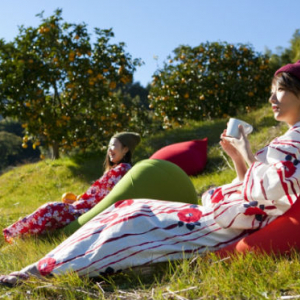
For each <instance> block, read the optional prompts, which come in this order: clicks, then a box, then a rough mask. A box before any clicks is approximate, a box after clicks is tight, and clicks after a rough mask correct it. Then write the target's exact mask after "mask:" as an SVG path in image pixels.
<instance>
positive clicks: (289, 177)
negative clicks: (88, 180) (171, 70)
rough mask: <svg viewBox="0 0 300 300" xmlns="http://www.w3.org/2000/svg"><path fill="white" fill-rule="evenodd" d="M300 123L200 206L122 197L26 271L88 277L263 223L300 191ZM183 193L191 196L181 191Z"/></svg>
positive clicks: (217, 241)
mask: <svg viewBox="0 0 300 300" xmlns="http://www.w3.org/2000/svg"><path fill="white" fill-rule="evenodd" d="M299 157H300V123H297V124H296V125H295V126H294V127H293V128H291V129H289V130H288V131H287V132H286V134H284V135H283V136H281V137H279V138H276V139H275V140H273V141H272V142H271V143H270V144H269V145H268V146H266V147H265V148H263V149H262V150H261V151H259V152H258V153H257V159H258V160H259V161H258V162H255V163H254V164H252V166H251V167H250V169H249V170H248V172H247V174H246V177H245V180H244V181H243V182H235V181H234V182H232V183H231V184H228V185H224V186H221V187H218V188H215V189H212V190H209V191H208V192H206V193H205V194H204V195H203V206H201V205H191V204H186V203H175V202H167V201H158V200H150V199H136V200H132V199H129V200H124V201H119V202H117V203H116V204H114V205H112V206H111V207H109V208H108V209H106V210H105V211H104V212H102V213H101V214H99V215H97V216H96V217H94V218H93V219H92V220H91V221H89V222H88V223H86V224H85V225H84V226H83V227H81V228H80V229H79V230H78V231H76V232H75V233H74V234H73V235H72V236H70V237H69V238H68V239H67V240H65V241H64V242H63V243H61V244H60V245H59V246H58V247H56V248H55V249H54V250H53V251H51V252H50V253H48V254H47V255H46V256H45V257H44V258H42V259H41V260H40V261H38V262H36V263H35V264H33V265H31V266H30V267H27V268H25V269H24V270H23V271H28V272H30V271H33V270H35V271H36V270H38V272H39V273H40V274H41V275H47V274H63V273H65V272H68V271H76V272H78V274H79V275H87V276H90V277H93V276H98V275H99V274H106V273H115V272H119V271H122V270H125V269H128V268H130V267H135V266H140V267H142V266H146V265H149V264H152V263H157V262H162V261H169V260H176V259H181V258H188V257H190V256H192V255H193V254H194V253H195V252H196V253H203V252H205V251H215V250H217V249H220V248H222V247H225V246H226V245H228V244H231V243H233V242H235V241H237V240H239V239H241V238H242V237H244V236H246V235H247V234H249V233H250V232H252V231H253V230H256V229H259V228H262V227H264V226H266V225H267V224H268V223H270V222H272V221H273V220H274V219H276V218H277V217H278V216H280V215H282V214H283V213H284V212H285V211H287V210H288V209H289V208H290V207H291V206H292V205H293V203H294V202H295V201H296V199H297V198H298V197H299V194H300V181H299V179H300V163H299ZM184 200H185V201H186V200H187V199H184Z"/></svg>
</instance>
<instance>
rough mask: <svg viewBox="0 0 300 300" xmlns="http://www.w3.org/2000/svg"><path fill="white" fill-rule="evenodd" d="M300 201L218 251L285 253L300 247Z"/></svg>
mask: <svg viewBox="0 0 300 300" xmlns="http://www.w3.org/2000/svg"><path fill="white" fill-rule="evenodd" d="M299 233H300V201H299V198H298V200H297V201H296V202H295V204H293V206H292V207H291V208H290V209H289V210H288V211H287V212H286V213H285V214H283V215H282V216H280V217H278V218H277V219H276V220H274V221H273V222H271V223H270V224H269V225H267V226H266V227H264V228H262V229H260V230H257V231H255V232H254V233H251V234H250V235H248V236H246V237H244V238H242V239H241V240H239V241H238V242H235V243H233V244H231V245H229V246H226V247H225V248H223V249H221V250H219V251H217V252H216V253H217V254H218V255H220V256H221V257H225V256H228V255H230V254H233V253H236V252H237V253H246V252H249V251H252V252H260V253H267V254H272V253H275V254H285V253H289V252H290V251H291V249H293V248H295V249H298V250H299V249H300V234H299Z"/></svg>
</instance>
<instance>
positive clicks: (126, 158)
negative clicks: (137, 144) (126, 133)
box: [103, 141, 132, 172]
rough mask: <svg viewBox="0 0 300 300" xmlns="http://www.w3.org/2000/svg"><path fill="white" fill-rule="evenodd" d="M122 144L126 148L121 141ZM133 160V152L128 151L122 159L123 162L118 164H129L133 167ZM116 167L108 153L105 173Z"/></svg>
mask: <svg viewBox="0 0 300 300" xmlns="http://www.w3.org/2000/svg"><path fill="white" fill-rule="evenodd" d="M120 143H121V144H122V146H123V147H126V146H125V145H124V144H123V143H122V142H121V141H120ZM131 160H132V154H131V151H130V150H128V151H127V153H126V154H125V155H124V157H123V158H122V160H120V161H119V162H118V163H117V164H120V163H127V164H130V165H132V161H131ZM114 165H115V164H114V163H113V162H111V161H110V159H109V156H108V153H106V156H105V160H104V163H103V167H104V172H107V171H109V170H110V169H111V168H112V167H113V166H114Z"/></svg>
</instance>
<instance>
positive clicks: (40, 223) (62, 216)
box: [3, 163, 131, 242]
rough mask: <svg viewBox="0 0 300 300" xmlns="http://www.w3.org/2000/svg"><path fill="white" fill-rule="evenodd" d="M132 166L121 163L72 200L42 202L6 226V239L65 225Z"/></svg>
mask: <svg viewBox="0 0 300 300" xmlns="http://www.w3.org/2000/svg"><path fill="white" fill-rule="evenodd" d="M130 168H131V166H130V164H127V163H121V164H119V165H117V166H116V167H115V168H113V169H110V170H109V171H108V172H106V173H105V174H104V175H103V176H102V177H100V178H99V179H98V180H96V181H95V182H94V183H93V185H92V186H90V188H89V189H88V190H87V191H86V192H85V193H84V194H83V195H82V196H81V198H80V199H79V200H78V201H76V202H74V203H72V204H67V203H63V202H50V203H46V204H44V205H42V206H41V207H39V208H38V209H37V210H36V211H35V212H33V213H32V214H30V215H28V216H26V217H25V218H23V219H21V220H19V221H17V222H15V223H14V224H12V225H10V226H9V227H7V228H5V229H3V233H4V237H5V240H6V241H8V242H11V241H12V239H13V238H14V237H17V236H21V235H24V234H42V233H44V232H46V231H47V230H53V229H58V228H62V227H64V226H66V225H67V224H69V223H70V222H72V221H74V220H75V219H77V218H78V217H79V216H80V215H82V214H83V213H85V212H87V211H88V210H90V209H91V208H92V207H94V206H95V205H96V204H97V203H99V202H100V201H101V200H102V199H103V198H104V197H105V196H106V195H107V194H108V193H109V192H110V191H111V190H112V188H113V187H114V186H115V185H116V183H117V182H119V181H120V179H121V178H122V177H123V176H124V175H125V174H126V173H127V171H128V170H129V169H130Z"/></svg>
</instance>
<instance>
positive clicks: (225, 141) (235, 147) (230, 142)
mask: <svg viewBox="0 0 300 300" xmlns="http://www.w3.org/2000/svg"><path fill="white" fill-rule="evenodd" d="M239 131H240V133H241V137H240V138H239V139H237V138H233V137H229V136H227V135H226V130H224V132H223V134H222V135H221V142H220V145H221V147H222V148H223V150H224V151H225V152H226V153H227V154H228V155H229V156H230V157H231V158H232V160H233V161H234V160H236V159H238V160H239V159H240V157H242V158H243V160H244V161H245V162H246V163H247V164H248V165H249V166H250V165H251V164H252V163H253V162H255V161H256V159H255V157H254V155H253V153H252V152H251V148H250V143H249V140H248V139H247V136H246V134H245V131H244V128H243V126H242V125H239Z"/></svg>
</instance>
